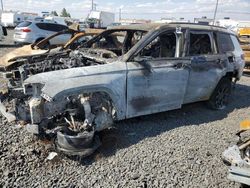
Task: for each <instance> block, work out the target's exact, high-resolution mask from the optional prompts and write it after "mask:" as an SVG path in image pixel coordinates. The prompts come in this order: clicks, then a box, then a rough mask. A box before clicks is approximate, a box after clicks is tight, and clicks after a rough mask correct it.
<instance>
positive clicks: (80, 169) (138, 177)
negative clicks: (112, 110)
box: [0, 32, 250, 188]
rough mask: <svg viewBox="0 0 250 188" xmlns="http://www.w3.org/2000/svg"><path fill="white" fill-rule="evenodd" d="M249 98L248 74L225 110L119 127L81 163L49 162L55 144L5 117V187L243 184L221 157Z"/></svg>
mask: <svg viewBox="0 0 250 188" xmlns="http://www.w3.org/2000/svg"><path fill="white" fill-rule="evenodd" d="M11 38H12V32H9V36H8V38H6V39H5V41H3V42H1V43H0V56H1V55H3V54H5V53H6V52H7V51H9V50H11V49H13V48H14V46H13V45H12V43H13V42H12V40H11ZM2 43H4V45H3V46H2ZM249 96H250V77H249V76H247V75H245V76H243V77H242V79H241V81H240V82H238V83H237V85H236V87H235V90H234V91H233V94H232V97H231V103H230V104H229V106H228V108H227V109H225V110H222V111H212V110H210V109H208V108H207V107H206V105H205V104H204V103H196V104H191V105H185V106H184V107H183V108H182V109H181V110H175V111H171V112H165V113H160V114H156V115H150V116H146V117H141V118H135V119H131V120H127V121H122V122H118V123H117V125H116V126H117V128H118V133H117V136H118V139H117V141H116V142H113V143H112V144H106V145H104V146H102V147H101V148H100V149H99V150H98V151H97V152H96V153H95V154H94V155H92V156H90V157H88V158H87V159H82V160H76V159H74V160H72V159H69V158H68V157H65V156H61V155H60V156H59V157H58V158H56V159H55V160H53V161H47V160H46V157H47V156H48V154H49V152H50V151H53V147H52V146H51V143H50V142H47V141H40V140H37V138H36V137H34V136H32V135H30V134H28V133H26V132H25V130H24V129H23V128H20V127H19V126H17V125H15V124H8V123H6V121H5V120H4V119H3V118H0V127H1V131H0V187H5V186H6V187H52V186H53V187H219V188H221V187H225V188H228V187H233V188H234V187H239V184H236V183H233V182H230V181H228V180H227V178H226V176H227V167H226V166H225V165H224V164H223V163H222V161H221V154H222V152H223V151H224V150H225V148H226V147H227V146H229V145H232V144H234V143H236V140H237V137H236V136H234V135H235V133H236V132H237V130H238V127H239V122H240V121H242V120H244V119H246V118H250V117H249V116H250V97H249Z"/></svg>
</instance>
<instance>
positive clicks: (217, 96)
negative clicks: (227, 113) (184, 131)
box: [208, 77, 232, 110]
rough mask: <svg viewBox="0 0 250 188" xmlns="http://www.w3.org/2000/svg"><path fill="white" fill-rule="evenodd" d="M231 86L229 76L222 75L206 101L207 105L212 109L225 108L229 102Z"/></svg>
mask: <svg viewBox="0 0 250 188" xmlns="http://www.w3.org/2000/svg"><path fill="white" fill-rule="evenodd" d="M231 86H232V82H231V79H230V78H229V77H223V78H222V79H221V80H220V81H219V83H218V84H217V86H216V88H215V90H214V91H213V93H212V95H211V97H210V99H209V101H208V105H209V107H210V108H212V109H214V110H223V109H225V108H226V106H227V104H228V102H229V98H230V94H231Z"/></svg>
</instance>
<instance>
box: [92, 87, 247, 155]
mask: <svg viewBox="0 0 250 188" xmlns="http://www.w3.org/2000/svg"><path fill="white" fill-rule="evenodd" d="M249 96H250V86H247V85H241V84H237V85H236V86H235V89H234V90H233V91H232V96H231V102H230V104H229V105H228V107H227V108H226V109H224V110H220V111H215V110H211V109H209V108H208V107H207V106H206V103H205V102H199V103H193V104H188V105H184V106H183V107H182V109H178V110H173V111H168V112H163V113H158V114H153V115H148V116H143V117H138V118H133V119H129V120H125V121H121V122H118V123H117V125H116V127H117V133H116V138H115V139H114V135H112V138H113V139H114V140H113V141H111V142H109V144H108V145H107V144H106V143H104V145H105V147H102V146H101V147H100V149H99V150H98V152H97V154H96V155H101V156H104V157H108V156H111V155H114V154H115V153H116V151H117V150H119V149H122V148H127V147H129V146H131V145H134V144H137V143H138V142H140V141H142V140H144V139H146V138H150V137H156V136H157V135H160V134H162V133H164V132H166V131H169V130H172V129H176V128H178V127H184V126H190V125H197V126H203V125H205V124H206V123H211V122H213V121H217V120H222V119H224V118H226V117H227V116H228V114H229V113H231V112H233V111H234V110H236V109H242V108H247V107H249V106H250V97H249ZM107 148H108V149H107Z"/></svg>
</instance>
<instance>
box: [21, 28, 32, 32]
mask: <svg viewBox="0 0 250 188" xmlns="http://www.w3.org/2000/svg"><path fill="white" fill-rule="evenodd" d="M22 32H25V33H29V32H31V30H30V29H29V28H25V29H22Z"/></svg>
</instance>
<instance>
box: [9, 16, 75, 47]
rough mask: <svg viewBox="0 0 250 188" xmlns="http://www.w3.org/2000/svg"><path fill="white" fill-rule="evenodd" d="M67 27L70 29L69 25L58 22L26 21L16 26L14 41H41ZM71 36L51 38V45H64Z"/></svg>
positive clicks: (29, 42) (24, 42) (22, 42)
mask: <svg viewBox="0 0 250 188" xmlns="http://www.w3.org/2000/svg"><path fill="white" fill-rule="evenodd" d="M66 29H68V27H67V26H65V25H61V24H57V23H48V22H32V21H25V22H22V23H20V24H19V25H18V26H17V27H16V28H15V33H14V43H21V44H31V43H34V42H39V41H41V40H43V39H45V38H47V37H48V36H50V35H53V34H55V33H57V32H59V31H62V30H66ZM70 38H71V35H70V34H65V35H59V36H57V37H55V38H53V39H52V40H50V41H49V42H50V44H49V45H62V44H65V43H66V42H67V41H68V40H69V39H70Z"/></svg>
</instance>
